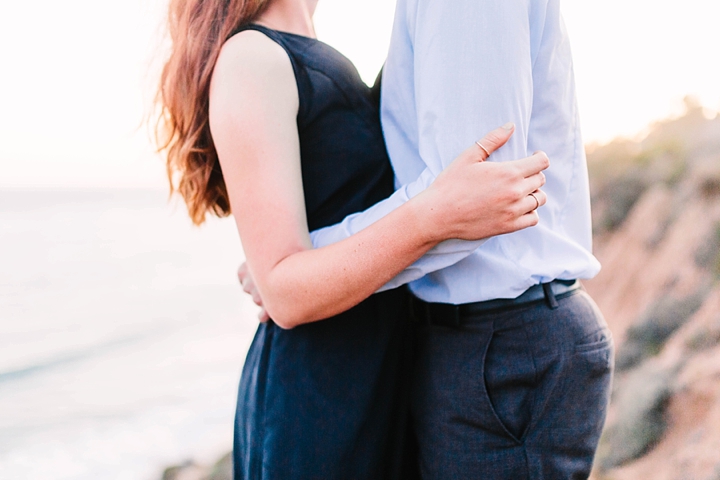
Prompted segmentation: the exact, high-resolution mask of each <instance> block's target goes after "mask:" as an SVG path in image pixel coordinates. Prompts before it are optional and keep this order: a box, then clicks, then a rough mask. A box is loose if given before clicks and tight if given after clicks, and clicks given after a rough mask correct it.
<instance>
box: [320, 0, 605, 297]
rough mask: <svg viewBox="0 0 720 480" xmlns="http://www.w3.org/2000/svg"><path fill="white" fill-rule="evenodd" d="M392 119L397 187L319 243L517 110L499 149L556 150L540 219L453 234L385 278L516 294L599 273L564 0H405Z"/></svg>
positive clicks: (513, 152) (391, 79)
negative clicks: (484, 232)
mask: <svg viewBox="0 0 720 480" xmlns="http://www.w3.org/2000/svg"><path fill="white" fill-rule="evenodd" d="M381 108H382V110H381V113H382V124H383V131H384V134H385V140H386V142H387V148H388V152H389V154H390V159H391V162H392V165H393V168H394V170H395V175H396V186H397V187H398V189H397V191H396V192H395V193H394V194H393V195H392V196H391V197H390V198H388V199H387V200H385V201H383V202H380V203H378V204H377V205H375V206H374V207H371V208H370V209H368V210H366V211H364V212H361V213H358V214H355V215H352V216H350V217H348V218H346V219H345V220H344V221H343V222H341V223H339V224H337V225H333V226H330V227H326V228H324V229H321V230H318V231H315V232H312V234H311V238H312V240H313V244H314V245H315V246H316V247H321V246H324V245H328V244H331V243H334V242H337V241H339V240H342V239H344V238H347V237H348V236H350V235H352V234H353V233H356V232H358V231H360V230H362V229H363V228H365V227H367V226H368V225H370V224H372V223H373V222H375V221H376V220H378V219H380V218H381V217H383V216H384V215H385V214H387V213H388V212H390V211H392V210H393V209H395V208H397V207H398V206H400V205H401V204H402V203H403V202H406V201H408V200H409V199H410V198H412V197H413V196H415V195H417V194H418V193H419V192H421V191H422V190H423V189H425V188H426V187H427V186H428V185H430V183H432V181H433V179H434V178H435V176H436V175H438V174H439V173H440V172H441V171H442V169H443V168H444V167H446V166H447V165H448V164H449V163H450V162H451V161H452V160H453V159H454V158H455V157H456V156H457V155H458V154H459V153H460V152H462V151H463V150H464V149H466V148H468V147H469V146H471V145H472V144H473V142H475V141H476V140H478V139H479V138H481V137H482V136H483V135H484V134H485V133H487V132H489V131H490V130H493V129H494V128H497V127H498V126H500V125H503V124H504V123H506V122H508V121H512V122H514V123H515V125H516V131H515V134H514V135H513V137H512V138H511V140H510V141H509V142H508V144H507V145H505V146H504V147H503V148H501V149H500V150H498V151H497V152H495V153H493V155H492V156H491V157H490V160H489V161H495V162H502V161H505V160H513V159H518V158H522V157H526V156H529V155H530V154H532V153H533V152H534V151H536V150H543V151H545V152H546V153H547V154H548V156H549V157H550V168H549V169H548V170H547V171H546V172H545V173H546V177H547V184H546V185H545V186H544V187H543V190H544V191H545V192H546V193H547V195H548V202H547V204H546V205H545V206H543V207H541V208H540V209H539V210H538V212H539V214H540V224H539V225H538V226H536V227H532V228H529V229H526V230H522V231H519V232H515V233H512V234H508V235H501V236H497V237H493V238H491V239H488V240H486V241H477V242H466V241H461V240H449V241H446V242H443V243H442V244H440V245H438V246H437V247H435V248H434V249H432V250H431V251H430V252H428V254H426V255H425V256H424V257H423V258H422V259H420V260H418V261H417V262H416V263H415V264H413V265H412V266H410V267H408V268H407V269H406V270H405V271H404V272H402V273H401V274H400V275H398V276H397V277H396V278H395V279H394V280H393V281H392V282H390V283H389V284H388V285H386V287H384V288H390V287H394V286H397V285H401V284H404V283H409V286H410V289H411V290H412V292H413V293H414V294H415V295H417V296H418V297H420V298H422V299H423V300H426V301H430V302H443V303H455V304H460V303H467V302H477V301H482V300H490V299H495V298H514V297H517V296H518V295H520V294H521V293H522V292H523V291H525V290H526V289H527V288H529V287H530V286H532V285H535V284H537V283H541V282H548V281H551V280H553V279H575V278H590V277H593V276H594V275H595V274H597V272H598V271H599V269H600V265H599V263H598V261H597V260H596V259H595V257H593V255H592V253H591V251H592V236H591V222H590V196H589V191H588V180H587V167H586V162H585V153H584V150H583V143H582V138H581V135H580V126H579V122H578V112H577V104H576V100H575V85H574V78H573V68H572V57H571V52H570V45H569V43H568V38H567V33H566V31H565V27H564V25H563V22H562V18H561V15H560V5H559V0H520V1H516V0H513V1H510V0H455V1H449V0H398V3H397V11H396V15H395V23H394V26H393V33H392V40H391V43H390V51H389V54H388V58H387V62H386V64H385V70H384V74H383V83H382V106H381Z"/></svg>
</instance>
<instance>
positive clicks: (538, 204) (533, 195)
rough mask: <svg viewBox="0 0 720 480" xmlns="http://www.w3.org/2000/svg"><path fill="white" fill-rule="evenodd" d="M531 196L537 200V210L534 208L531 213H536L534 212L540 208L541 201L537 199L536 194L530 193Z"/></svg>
mask: <svg viewBox="0 0 720 480" xmlns="http://www.w3.org/2000/svg"><path fill="white" fill-rule="evenodd" d="M529 195H530V196H531V197H533V199H535V208H533V209H532V210H530V211H531V212H534V211H535V210H537V209H538V207H539V206H540V200H538V199H537V197H536V196H535V194H534V193H530V194H529Z"/></svg>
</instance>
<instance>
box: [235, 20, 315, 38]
mask: <svg viewBox="0 0 720 480" xmlns="http://www.w3.org/2000/svg"><path fill="white" fill-rule="evenodd" d="M247 26H248V27H259V28H261V29H265V30H269V31H271V32H275V33H279V34H280V35H289V36H291V37H297V38H304V39H306V40H311V41H313V42H321V43H322V41H321V40H318V38H317V37H308V36H307V35H301V34H299V33H292V32H286V31H284V30H276V29H274V28H270V27H266V26H265V25H261V24H259V23H249V24H248V25H247Z"/></svg>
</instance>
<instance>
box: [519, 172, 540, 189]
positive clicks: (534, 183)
mask: <svg viewBox="0 0 720 480" xmlns="http://www.w3.org/2000/svg"><path fill="white" fill-rule="evenodd" d="M543 185H545V174H543V173H542V172H538V173H536V174H534V175H530V176H529V177H527V178H525V180H524V181H523V190H524V191H525V192H526V193H532V192H534V191H535V190H539V189H540V188H542V186H543Z"/></svg>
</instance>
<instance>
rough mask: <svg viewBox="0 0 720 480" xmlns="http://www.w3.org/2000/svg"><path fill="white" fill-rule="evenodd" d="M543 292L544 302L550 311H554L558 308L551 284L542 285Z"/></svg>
mask: <svg viewBox="0 0 720 480" xmlns="http://www.w3.org/2000/svg"><path fill="white" fill-rule="evenodd" d="M542 288H543V292H545V301H546V302H547V304H548V307H550V309H551V310H555V309H556V308H558V307H559V305H558V301H557V298H555V294H554V293H553V291H552V284H551V283H543V284H542Z"/></svg>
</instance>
